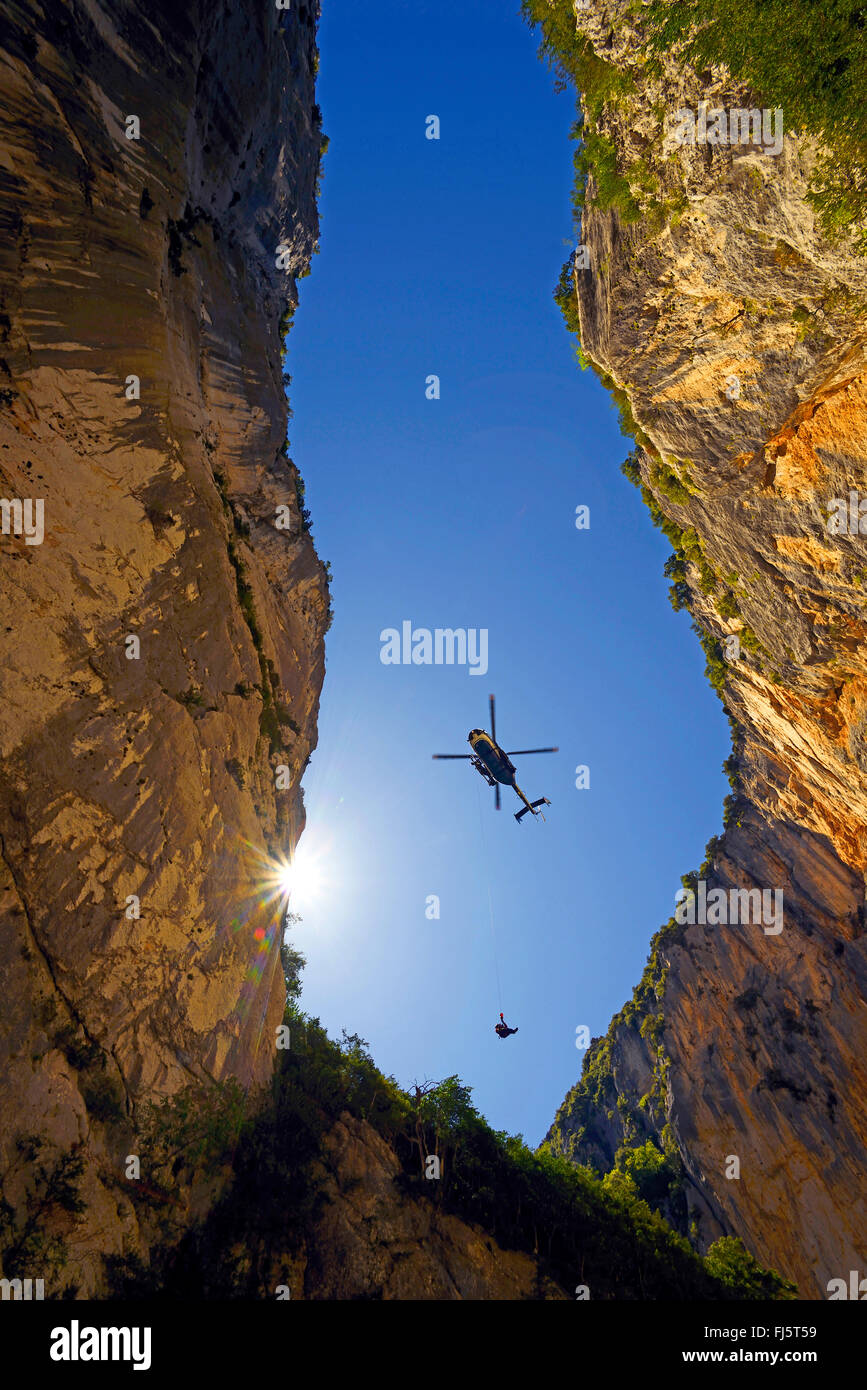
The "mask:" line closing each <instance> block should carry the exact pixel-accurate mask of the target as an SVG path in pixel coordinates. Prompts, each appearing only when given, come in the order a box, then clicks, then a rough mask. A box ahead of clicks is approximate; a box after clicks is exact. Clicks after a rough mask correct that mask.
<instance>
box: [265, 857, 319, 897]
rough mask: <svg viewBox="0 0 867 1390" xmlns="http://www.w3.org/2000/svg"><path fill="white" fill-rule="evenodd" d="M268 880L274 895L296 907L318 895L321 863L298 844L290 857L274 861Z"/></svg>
mask: <svg viewBox="0 0 867 1390" xmlns="http://www.w3.org/2000/svg"><path fill="white" fill-rule="evenodd" d="M268 880H269V882H268V886H269V888H270V889H271V891H272V893H274V895H275V896H276V897H280V898H282V899H283V902H284V903H286V904H288V903H290V902H291V904H292V906H293V908H298V907H301V906H303V905H304V904H307V903H310V902H312V901H313V900H314V899H315V898H317V897H318V896H319V895H320V893H321V891H322V887H323V874H322V865H321V863H320V860H319V857H318V856H317V855H316V854H315V853H313V852H312V851H310V850H305V849H304V848H303V846H299V847H298V849H296V851H295V853H294V855H293V856H292V858H291V859H279V860H275V861H274V863H273V864H272V866H271V870H270V872H269V875H268Z"/></svg>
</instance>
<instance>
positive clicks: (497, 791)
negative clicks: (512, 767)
mask: <svg viewBox="0 0 867 1390" xmlns="http://www.w3.org/2000/svg"><path fill="white" fill-rule="evenodd" d="M499 809H500V784H499V782H498V783H497V785H496V786H495V787H494V810H496V811H499Z"/></svg>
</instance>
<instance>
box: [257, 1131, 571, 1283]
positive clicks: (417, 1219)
mask: <svg viewBox="0 0 867 1390" xmlns="http://www.w3.org/2000/svg"><path fill="white" fill-rule="evenodd" d="M317 1170H318V1172H319V1173H320V1174H321V1176H322V1179H323V1196H324V1198H325V1202H324V1205H323V1210H322V1213H321V1215H320V1217H319V1219H318V1220H317V1223H316V1225H315V1228H314V1230H313V1232H312V1234H311V1236H310V1238H309V1240H308V1242H307V1243H306V1246H305V1248H304V1250H303V1251H302V1252H301V1253H300V1254H299V1256H298V1257H297V1258H296V1259H295V1260H294V1261H293V1262H292V1263H291V1265H290V1266H289V1269H290V1270H291V1272H290V1273H289V1274H288V1275H286V1278H287V1283H288V1286H289V1289H290V1291H291V1296H292V1297H293V1298H305V1299H355V1298H369V1299H384V1300H386V1301H391V1300H393V1299H413V1300H418V1299H436V1300H439V1299H445V1300H451V1299H485V1300H488V1299H537V1298H542V1299H545V1300H554V1301H557V1300H562V1299H566V1298H567V1297H569V1295H567V1294H566V1292H565V1291H564V1290H563V1289H561V1288H560V1287H559V1285H557V1284H556V1283H555V1282H554V1281H553V1280H551V1279H549V1278H546V1277H545V1276H544V1275H543V1274H542V1273H541V1272H540V1270H539V1268H538V1265H537V1262H536V1261H535V1260H534V1259H533V1258H532V1257H531V1256H529V1255H525V1254H522V1253H521V1252H520V1251H517V1250H503V1249H501V1248H500V1246H499V1245H498V1244H497V1243H496V1242H495V1241H494V1240H493V1239H492V1238H491V1237H490V1236H489V1235H488V1234H487V1233H486V1232H485V1231H483V1230H482V1229H481V1228H480V1227H477V1226H471V1225H469V1224H468V1223H467V1222H465V1221H462V1220H460V1218H458V1217H456V1216H453V1215H450V1214H449V1213H447V1212H439V1211H437V1209H436V1208H435V1207H434V1206H432V1204H431V1203H430V1202H425V1201H420V1200H418V1199H413V1198H411V1197H407V1196H403V1195H401V1194H400V1193H399V1192H398V1191H396V1189H395V1181H396V1179H397V1178H398V1176H399V1173H400V1165H399V1163H398V1160H397V1158H396V1156H395V1154H394V1152H393V1150H392V1149H391V1148H390V1147H389V1145H388V1144H387V1143H386V1142H385V1141H384V1140H383V1139H382V1137H381V1136H380V1135H378V1134H377V1133H376V1131H375V1130H374V1129H373V1128H371V1126H370V1125H368V1124H365V1122H364V1121H363V1120H359V1119H356V1118H354V1117H353V1116H352V1115H350V1114H348V1113H347V1114H344V1115H343V1116H341V1118H340V1120H339V1121H338V1122H337V1124H335V1126H334V1127H333V1129H332V1130H331V1131H330V1132H329V1134H328V1135H327V1136H326V1139H325V1158H324V1160H323V1161H322V1162H321V1163H319V1164H317ZM282 1268H283V1269H284V1270H285V1269H286V1268H287V1267H286V1266H285V1265H284V1266H283V1267H282ZM274 1272H275V1275H279V1271H278V1270H276V1269H275V1271H274Z"/></svg>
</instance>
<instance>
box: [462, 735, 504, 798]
mask: <svg viewBox="0 0 867 1390" xmlns="http://www.w3.org/2000/svg"><path fill="white" fill-rule="evenodd" d="M467 743H468V744H469V745H470V747H471V748H472V750H473V752H474V753H475V755H476V757H477V758H478V760H479V762H480V763H482V764H483V766H484V767H485V768H487V770H488V772H489V773H490V774H491V777H492V778H493V779H494V782H501V783H502V785H503V786H504V787H514V785H515V764H514V763H513V762H512V760H511V759H510V758H509V755H508V754H507V753H504V752H503V750H502V748H501V747H500V746H499V744H498V743H494V740H493V739H492V738H491V736H490V734H486V733H485V731H484V729H471V730H470V733H469V736H468V738H467ZM478 771H480V772H481V768H479V769H478ZM482 775H483V776H484V773H482ZM485 780H486V781H488V780H489V779H488V778H486V779H485ZM494 782H491V783H490V785H491V786H493V785H494Z"/></svg>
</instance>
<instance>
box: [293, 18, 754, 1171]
mask: <svg viewBox="0 0 867 1390" xmlns="http://www.w3.org/2000/svg"><path fill="white" fill-rule="evenodd" d="M320 50H321V67H320V77H319V97H318V99H319V104H320V106H321V107H322V111H323V119H324V127H325V130H326V132H327V134H328V135H329V137H330V140H331V144H330V148H329V150H328V153H327V155H326V158H325V165H324V178H323V185H322V196H321V202H320V215H321V222H322V237H321V252H320V254H319V255H318V256H317V257H315V258H314V261H313V267H312V275H311V276H310V278H308V279H305V280H304V281H302V282H301V287H300V288H301V303H300V307H299V310H298V312H297V314H296V316H295V323H294V327H293V329H292V332H291V334H290V338H289V359H288V364H287V365H288V370H289V371H290V372H291V374H292V378H293V380H292V385H291V388H290V400H291V404H292V408H293V411H294V418H293V419H292V420H291V421H290V440H291V446H292V456H293V458H294V460H295V462H296V463H297V465H298V466H299V468H300V469H301V472H302V475H303V477H304V479H305V482H306V486H307V502H308V505H309V506H310V507H311V510H312V513H313V532H314V536H315V539H316V543H317V548H318V550H319V553H320V555H321V556H322V557H323V559H327V560H330V561H331V564H332V567H333V571H334V580H333V590H332V591H333V601H334V609H335V619H334V625H333V627H332V629H331V632H330V633H329V635H328V639H327V673H326V679H325V688H324V692H323V697H322V706H321V713H320V721H319V747H318V749H317V751H316V752H315V753H314V755H313V759H312V762H311V765H310V767H309V769H308V772H307V774H306V777H305V784H304V785H305V795H306V804H307V814H308V821H307V830H306V832H305V835H304V837H303V839H302V842H301V846H300V848H299V853H298V864H299V880H300V881H299V887H298V890H297V892H296V895H295V899H294V902H293V907H294V908H295V910H297V911H299V912H300V913H301V914H302V916H303V919H304V920H303V922H302V923H301V924H300V926H299V927H298V928H296V931H295V935H294V940H295V942H296V944H297V945H298V946H299V948H300V949H301V950H303V951H304V952H305V954H306V955H307V958H308V965H307V969H306V971H305V975H304V994H303V998H302V1004H303V1006H304V1008H305V1009H306V1010H307V1011H308V1012H310V1013H312V1014H316V1015H318V1016H319V1017H320V1018H321V1020H322V1022H323V1023H324V1024H325V1025H326V1027H327V1028H328V1029H329V1031H330V1032H331V1033H332V1034H333V1035H336V1036H338V1037H339V1035H340V1029H341V1027H346V1028H347V1030H348V1031H350V1032H358V1033H360V1034H361V1035H362V1036H363V1037H364V1038H366V1039H367V1040H368V1042H369V1044H370V1048H371V1051H372V1053H373V1056H374V1058H375V1060H376V1062H377V1063H378V1065H379V1066H380V1067H381V1068H382V1069H383V1070H384V1071H386V1072H390V1073H392V1074H394V1075H395V1076H396V1078H397V1079H398V1081H399V1082H401V1084H403V1085H409V1084H411V1083H412V1082H413V1081H414V1080H419V1081H421V1080H422V1079H423V1078H429V1079H440V1078H442V1077H444V1076H447V1075H450V1074H452V1073H455V1072H456V1073H457V1074H458V1075H459V1076H460V1077H461V1078H462V1080H463V1081H464V1082H466V1083H467V1084H468V1085H470V1086H472V1087H473V1092H474V1100H475V1103H476V1105H477V1106H478V1108H479V1109H480V1110H481V1111H482V1113H483V1114H484V1115H485V1116H486V1118H487V1119H488V1120H489V1121H490V1123H491V1124H493V1125H494V1126H495V1127H496V1128H501V1129H507V1130H509V1131H511V1132H521V1133H523V1134H524V1135H525V1137H526V1139H527V1140H528V1142H530V1143H533V1144H535V1143H538V1142H539V1141H540V1140H541V1138H542V1137H543V1135H544V1133H545V1130H546V1129H547V1127H548V1125H549V1124H550V1123H551V1120H552V1119H553V1116H554V1114H555V1112H556V1110H557V1107H558V1106H559V1104H560V1102H561V1101H562V1099H563V1096H564V1094H565V1093H566V1091H567V1090H568V1088H569V1087H570V1086H571V1085H572V1084H573V1083H574V1081H575V1079H576V1077H577V1076H578V1073H579V1071H580V1066H581V1060H582V1055H583V1054H582V1053H581V1052H579V1051H578V1050H577V1049H576V1047H575V1035H576V1029H577V1028H578V1027H579V1026H580V1025H582V1024H586V1025H587V1026H588V1027H589V1028H590V1031H591V1033H592V1034H593V1035H594V1036H595V1035H596V1034H598V1033H602V1032H604V1031H605V1030H606V1028H607V1026H608V1023H609V1020H610V1018H611V1015H612V1014H613V1013H614V1012H616V1011H617V1009H619V1008H620V1007H621V1005H622V1004H623V1002H624V1000H625V999H626V998H627V997H628V996H629V995H630V993H631V991H632V987H633V986H634V984H635V983H636V982H637V980H638V979H639V977H640V975H641V971H642V969H643V966H644V962H645V959H646V956H647V949H648V943H649V940H650V937H651V936H652V934H653V932H654V931H655V930H656V928H657V927H658V925H659V924H660V923H661V922H662V921H664V920H666V919H667V918H668V917H669V915H670V914H671V912H672V910H673V905H674V893H675V891H676V889H677V888H678V887H679V880H680V875H681V874H682V873H685V872H686V871H687V870H689V869H692V868H694V867H696V866H697V865H698V864H699V863H700V862H701V859H702V851H703V849H704V846H705V843H706V841H707V840H708V839H709V838H710V836H711V835H712V834H714V833H716V832H718V831H719V829H720V826H721V814H722V800H723V796H724V795H725V793H726V791H727V790H728V788H727V785H726V783H725V779H724V777H723V775H722V772H721V764H722V762H723V759H724V758H725V757H726V756H727V754H728V752H729V737H728V725H727V723H726V720H725V717H724V715H723V713H722V708H721V706H720V704H719V701H718V699H717V697H716V696H715V695H714V694H713V692H712V691H711V689H710V687H709V686H708V684H707V682H706V681H705V679H704V675H703V670H704V658H703V655H702V653H701V650H700V647H699V644H698V641H697V639H696V638H695V636H694V635H693V634H692V633H691V631H690V628H689V620H688V618H687V616H686V615H685V614H677V615H676V614H674V613H673V612H672V610H671V608H670V606H669V603H668V597H667V590H668V581H667V580H666V579H665V578H664V577H663V574H662V566H663V563H664V561H665V559H666V558H667V556H668V554H669V551H670V547H669V546H668V544H667V542H666V541H665V540H664V538H663V537H662V536H661V535H659V534H658V533H657V532H656V531H655V530H654V529H653V527H652V525H651V522H650V518H649V516H648V514H647V512H646V510H645V508H644V506H643V504H642V503H641V500H640V498H639V496H638V493H637V492H636V491H635V489H634V488H632V486H631V485H630V484H629V483H628V482H627V481H626V479H625V478H623V477H622V476H621V474H620V464H621V462H622V461H623V459H624V458H625V457H626V455H627V453H628V452H629V448H630V442H629V441H628V440H626V439H624V438H623V436H621V434H620V432H619V429H618V425H617V417H616V412H615V410H614V408H613V407H612V405H611V402H610V399H609V397H608V395H607V393H606V392H605V391H603V390H602V388H601V387H600V386H599V384H598V382H597V380H596V378H595V377H594V376H593V375H592V373H590V372H584V373H582V372H580V371H579V369H578V367H577V364H576V362H575V359H574V356H573V353H572V347H571V341H570V338H569V335H568V334H567V332H566V329H565V327H564V325H563V322H562V319H561V317H560V314H559V310H558V309H557V307H556V305H555V304H554V302H553V299H552V290H553V287H554V285H555V283H556V280H557V277H558V274H559V271H560V267H561V265H562V263H563V261H564V260H565V259H566V256H567V254H568V253H569V249H570V247H571V246H572V245H574V234H573V227H572V215H571V211H570V191H571V181H572V146H571V143H570V141H569V138H568V131H569V127H570V125H571V122H572V120H573V119H574V110H573V98H572V96H571V95H570V94H568V93H560V94H558V93H555V92H554V90H553V83H552V78H551V75H550V73H549V72H548V71H547V69H546V68H545V67H544V66H543V65H542V64H541V63H539V61H538V59H537V57H536V39H535V36H534V35H533V34H532V33H531V32H530V31H529V30H528V29H527V28H526V27H525V25H524V24H523V22H522V20H521V18H520V16H519V14H518V13H517V5H516V4H513V3H511V0H474V3H473V4H472V5H471V6H467V5H466V4H465V3H456V0H440V2H439V3H436V4H434V3H425V0H415V2H414V3H408V2H407V3H399V2H398V0H381V3H379V4H378V5H376V6H361V5H359V4H358V2H357V0H329V2H328V4H327V5H325V6H324V12H323V17H322V24H321V29H320ZM431 114H436V115H438V116H439V117H440V121H441V138H440V139H439V140H438V141H432V140H427V139H426V138H425V118H426V117H427V116H428V115H431ZM432 373H436V374H437V375H438V376H439V377H440V381H441V397H440V399H439V400H428V399H426V396H425V380H426V378H427V377H428V376H429V375H430V374H432ZM579 504H586V505H588V506H589V507H590V529H589V530H584V531H579V530H577V529H576V528H575V509H576V507H577V506H578V505H579ZM406 620H409V621H411V622H412V623H413V626H414V627H427V628H430V629H434V628H436V627H451V628H458V627H463V628H476V629H481V628H485V629H487V631H488V634H489V637H488V641H489V670H488V672H487V674H485V675H484V676H475V675H470V673H469V670H468V668H467V667H459V666H452V667H448V666H436V665H429V666H411V665H410V666H403V665H401V666H387V665H383V664H382V662H381V661H380V651H381V642H380V633H381V631H382V630H383V629H385V628H389V627H395V628H400V626H401V623H402V622H403V621H406ZM490 691H493V692H495V693H496V696H497V723H498V735H499V737H500V741H501V742H502V743H503V745H504V746H505V747H507V748H522V747H533V746H536V745H538V744H559V746H560V750H561V751H560V752H559V753H558V754H555V755H552V756H547V757H535V758H526V759H521V760H518V774H519V775H518V780H519V783H520V785H521V786H522V787H523V788H524V789H525V791H527V792H528V794H530V795H531V796H532V797H534V798H535V797H537V796H541V795H547V796H548V797H550V799H551V803H552V804H551V806H550V808H549V810H548V812H547V822H546V823H545V824H544V825H543V824H540V823H533V822H529V818H528V819H527V820H526V821H525V822H524V823H523V824H522V825H520V826H519V825H518V824H517V823H516V822H515V820H514V819H513V816H512V811H513V810H516V809H518V803H517V801H516V799H515V797H514V795H513V794H512V793H511V792H509V791H508V790H507V789H504V792H503V810H502V811H500V812H499V814H497V813H496V812H495V811H494V807H493V791H491V790H490V789H488V788H487V787H486V786H485V785H484V783H483V782H482V780H481V778H480V777H479V776H478V774H476V773H475V772H474V771H472V769H471V768H470V767H469V765H468V764H467V763H437V762H433V761H432V760H431V754H432V753H435V752H455V753H459V752H464V751H468V750H467V746H466V742H465V741H466V736H467V733H468V732H469V730H470V729H471V728H473V727H477V726H479V727H488V720H487V699H488V693H489V692H490ZM579 764H586V765H588V766H589V768H590V788H589V790H578V789H577V788H576V786H575V769H576V767H577V766H578V765H579ZM305 878H306V879H307V880H308V881H307V883H305V882H304V879H305ZM316 880H318V883H317V882H316ZM434 894H435V895H437V896H438V897H439V899H440V917H439V919H438V920H430V919H428V918H427V917H426V915H425V907H426V901H427V899H428V897H429V896H430V895H434ZM489 894H490V901H491V903H492V905H493V930H492V926H491V920H490V914H489ZM498 980H499V988H498ZM501 999H502V1002H500V1000H501ZM500 1008H502V1009H503V1010H504V1012H505V1015H506V1019H507V1021H508V1022H509V1023H511V1024H512V1025H516V1024H517V1025H518V1027H519V1029H520V1031H519V1033H518V1035H517V1037H514V1038H510V1039H508V1041H506V1042H500V1041H499V1040H498V1039H497V1038H496V1036H495V1034H494V1031H493V1028H494V1024H495V1023H496V1021H497V1014H498V1012H499V1010H500Z"/></svg>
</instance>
